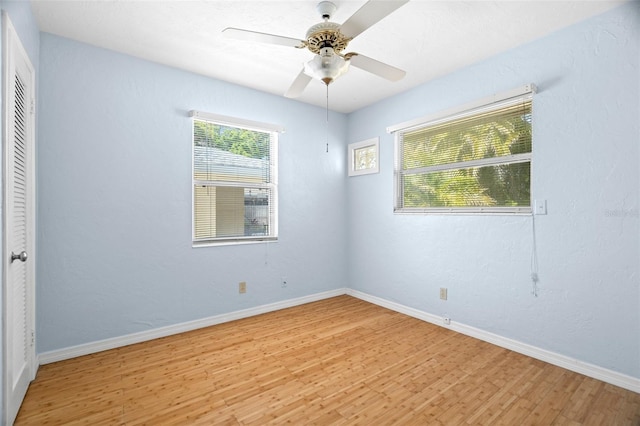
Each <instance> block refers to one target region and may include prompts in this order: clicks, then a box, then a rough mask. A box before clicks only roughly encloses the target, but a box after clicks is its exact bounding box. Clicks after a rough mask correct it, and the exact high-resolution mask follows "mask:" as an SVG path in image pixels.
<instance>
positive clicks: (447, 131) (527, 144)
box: [402, 102, 531, 170]
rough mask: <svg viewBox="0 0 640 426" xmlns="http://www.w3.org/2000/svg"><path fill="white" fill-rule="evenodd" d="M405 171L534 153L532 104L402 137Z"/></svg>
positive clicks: (487, 113)
mask: <svg viewBox="0 0 640 426" xmlns="http://www.w3.org/2000/svg"><path fill="white" fill-rule="evenodd" d="M402 144H403V147H402V150H403V151H402V164H403V167H402V168H403V170H410V169H413V168H420V167H429V166H437V165H442V164H451V163H458V162H463V161H471V160H481V159H486V158H495V157H501V156H507V155H513V154H522V153H527V152H531V102H526V103H523V104H518V105H512V106H510V107H508V108H502V109H499V110H497V111H490V112H485V113H482V114H479V115H474V116H472V117H466V118H464V119H460V120H455V121H452V122H448V123H443V124H439V125H436V126H430V127H427V128H422V129H417V130H413V131H409V132H406V133H404V134H403V136H402Z"/></svg>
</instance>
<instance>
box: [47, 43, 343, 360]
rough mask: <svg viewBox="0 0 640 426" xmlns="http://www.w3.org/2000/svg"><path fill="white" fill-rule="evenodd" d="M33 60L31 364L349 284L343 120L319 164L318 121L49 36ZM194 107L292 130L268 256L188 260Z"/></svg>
mask: <svg viewBox="0 0 640 426" xmlns="http://www.w3.org/2000/svg"><path fill="white" fill-rule="evenodd" d="M40 63H41V73H40V87H41V89H40V104H41V105H40V110H41V114H40V120H39V129H40V139H39V150H38V167H39V181H38V184H39V197H38V214H39V228H38V249H39V262H38V292H37V314H38V333H39V338H38V352H44V351H50V350H55V349H60V348H65V347H69V346H72V345H77V344H82V343H89V342H93V341H96V340H100V339H105V338H111V337H118V336H122V335H126V334H129V333H134V332H138V331H145V330H148V329H153V328H157V327H161V326H166V325H172V324H176V323H181V322H184V321H189V320H195V319H200V318H205V317H208V316H212V315H218V314H221V313H226V312H232V311H236V310H240V309H245V308H250V307H254V306H257V305H262V304H267V303H272V302H275V301H281V300H284V299H289V298H294V297H301V296H305V295H309V294H315V293H319V292H323V291H327V290H332V289H335V288H340V287H344V286H345V285H346V281H345V279H346V269H345V265H346V260H345V259H346V256H345V246H346V244H345V229H344V225H345V215H344V211H343V206H342V202H343V200H344V191H345V187H344V146H343V145H342V144H343V141H344V140H345V134H346V117H345V116H344V115H342V114H331V117H330V121H331V134H330V136H329V143H330V147H331V149H330V151H329V153H326V152H325V142H326V139H327V134H326V131H325V112H324V110H322V109H320V108H316V107H310V106H308V105H303V104H299V103H297V102H294V101H291V100H288V99H284V98H282V97H277V96H271V95H266V94H264V93H260V92H257V91H253V90H249V89H245V88H241V87H238V86H233V85H230V84H226V83H222V82H219V81H215V80H211V79H207V78H204V77H200V76H197V75H194V74H189V73H186V72H182V71H178V70H175V69H171V68H167V67H164V66H159V65H156V64H153V63H150V62H146V61H142V60H138V59H134V58H132V57H128V56H125V55H120V54H116V53H113V52H110V51H106V50H102V49H98V48H95V47H91V46H88V45H85V44H80V43H76V42H73V41H70V40H67V39H63V38H60V37H57V36H53V35H50V34H42V36H41V62H40ZM220 66H224V64H220ZM191 109H196V110H201V111H206V112H213V113H217V114H223V115H228V116H235V117H240V118H243V119H249V120H254V121H262V122H266V123H274V124H279V125H283V126H284V127H285V128H286V133H284V134H283V135H281V137H280V153H279V160H280V173H279V181H280V203H279V210H280V222H279V224H280V240H279V241H278V242H277V243H271V244H268V245H265V244H253V245H241V246H226V247H206V248H195V249H194V248H192V246H191V119H190V118H189V117H188V116H187V112H188V111H189V110H191ZM318 123H320V125H318ZM282 276H286V277H287V280H288V287H287V288H284V289H283V288H281V284H280V279H281V277H282ZM240 281H246V282H247V287H248V291H247V293H246V294H244V295H239V294H238V282H240Z"/></svg>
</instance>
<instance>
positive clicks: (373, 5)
mask: <svg viewBox="0 0 640 426" xmlns="http://www.w3.org/2000/svg"><path fill="white" fill-rule="evenodd" d="M408 2H409V0H393V1H391V0H369V1H368V2H366V3H365V4H364V5H363V6H362V7H361V8H360V9H358V10H357V11H356V13H354V14H353V15H352V16H351V18H349V19H347V20H346V21H345V23H344V24H342V26H341V27H340V32H341V33H342V34H344V35H345V36H347V37H349V38H354V37H355V36H357V35H358V34H360V33H361V32H363V31H364V30H366V29H367V28H369V27H370V26H372V25H373V24H375V23H376V22H378V21H379V20H381V19H382V18H384V17H385V16H387V15H389V14H390V13H392V12H393V11H395V10H396V9H398V8H399V7H400V6H402V5H403V4H405V3H408Z"/></svg>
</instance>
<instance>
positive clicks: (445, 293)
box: [440, 287, 447, 300]
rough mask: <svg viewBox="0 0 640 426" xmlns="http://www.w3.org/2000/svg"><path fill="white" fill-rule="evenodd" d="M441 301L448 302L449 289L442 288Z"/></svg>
mask: <svg viewBox="0 0 640 426" xmlns="http://www.w3.org/2000/svg"><path fill="white" fill-rule="evenodd" d="M440 299H441V300H447V288H446V287H440Z"/></svg>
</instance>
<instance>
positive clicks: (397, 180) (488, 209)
mask: <svg viewBox="0 0 640 426" xmlns="http://www.w3.org/2000/svg"><path fill="white" fill-rule="evenodd" d="M536 92H537V87H536V86H535V84H533V83H531V84H526V85H524V86H521V87H518V88H515V89H513V90H509V91H507V92H503V93H500V94H495V95H492V96H489V97H486V98H483V99H481V100H478V101H474V102H470V103H467V104H465V105H462V106H459V107H454V108H450V109H447V110H444V111H441V112H438V113H436V114H430V115H427V116H423V117H420V118H416V119H413V120H409V121H405V122H402V123H399V124H396V125H393V126H389V127H387V132H388V133H393V134H394V185H393V186H394V194H393V196H394V206H393V212H394V213H395V214H409V215H412V214H420V215H425V214H440V215H442V214H447V215H451V214H453V215H456V214H457V215H466V214H492V215H501V214H504V215H531V214H533V206H532V203H531V201H530V203H529V206H522V207H508V206H483V207H408V208H407V207H404V206H403V200H404V188H403V185H402V179H401V175H405V174H403V173H401V171H400V168H401V161H402V159H401V158H400V133H403V132H409V131H412V130H417V129H420V128H425V127H432V126H436V125H438V124H440V123H447V122H451V121H455V120H460V119H463V118H466V117H472V116H475V115H479V114H482V113H483V112H488V111H492V110H496V109H499V108H501V107H506V106H508V105H510V104H515V103H518V102H522V101H523V100H531V99H532V98H533V95H534V94H535V93H536ZM522 162H529V163H530V164H532V163H533V152H528V153H523V154H514V155H509V156H502V157H494V158H487V159H481V160H471V161H465V162H460V163H449V164H446V165H439V166H429V167H421V168H416V169H412V170H411V172H410V173H406V175H412V174H419V173H428V172H436V171H441V170H455V169H460V168H471V167H479V166H489V165H498V164H516V163H522ZM530 198H531V200H533V194H530Z"/></svg>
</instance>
